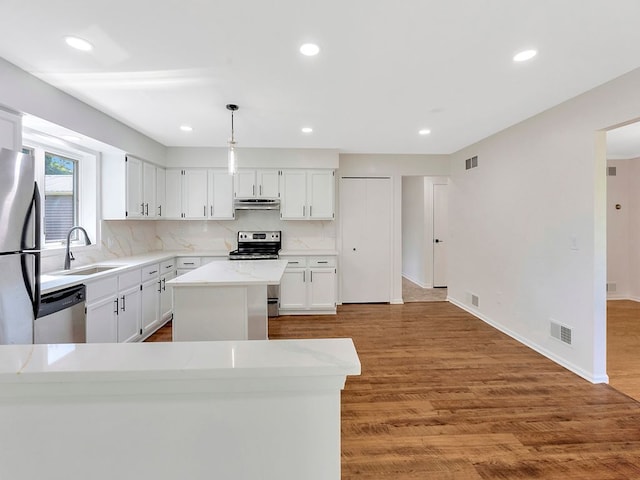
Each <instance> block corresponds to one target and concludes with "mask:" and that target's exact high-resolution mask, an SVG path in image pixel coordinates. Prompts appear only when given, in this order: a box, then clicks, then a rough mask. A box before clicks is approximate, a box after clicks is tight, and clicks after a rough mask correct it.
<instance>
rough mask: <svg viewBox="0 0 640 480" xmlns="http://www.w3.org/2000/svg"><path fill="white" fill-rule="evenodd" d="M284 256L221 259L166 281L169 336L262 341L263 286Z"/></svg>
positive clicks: (275, 279) (280, 270) (273, 280)
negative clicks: (170, 301)
mask: <svg viewBox="0 0 640 480" xmlns="http://www.w3.org/2000/svg"><path fill="white" fill-rule="evenodd" d="M286 267H287V261H286V260H235V261H229V260H221V261H215V262H211V263H209V264H207V265H204V266H202V267H200V268H198V269H196V270H193V271H192V272H189V273H186V274H184V275H181V276H179V277H178V278H176V279H174V280H171V281H169V282H167V286H169V287H172V289H173V341H202V340H205V341H210V340H266V339H267V286H268V285H278V284H279V283H280V280H281V279H282V275H283V274H284V270H285V268H286Z"/></svg>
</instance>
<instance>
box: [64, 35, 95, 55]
mask: <svg viewBox="0 0 640 480" xmlns="http://www.w3.org/2000/svg"><path fill="white" fill-rule="evenodd" d="M64 41H65V42H67V45H69V46H70V47H73V48H75V49H76V50H82V51H83V52H88V51H90V50H91V49H93V45H91V44H90V43H89V42H87V41H86V40H85V39H83V38H80V37H65V38H64Z"/></svg>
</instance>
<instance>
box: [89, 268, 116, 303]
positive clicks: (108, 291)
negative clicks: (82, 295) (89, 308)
mask: <svg viewBox="0 0 640 480" xmlns="http://www.w3.org/2000/svg"><path fill="white" fill-rule="evenodd" d="M85 285H86V287H87V304H91V303H94V302H96V301H98V300H101V299H103V298H106V297H115V296H116V295H117V294H118V277H117V276H116V275H112V276H109V277H104V278H101V279H99V280H92V281H90V282H86V283H85Z"/></svg>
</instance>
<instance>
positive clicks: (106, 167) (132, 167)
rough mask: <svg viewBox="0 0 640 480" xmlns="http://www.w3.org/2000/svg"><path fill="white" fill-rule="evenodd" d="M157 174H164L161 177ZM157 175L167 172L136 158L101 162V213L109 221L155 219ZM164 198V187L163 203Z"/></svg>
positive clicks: (156, 215)
mask: <svg viewBox="0 0 640 480" xmlns="http://www.w3.org/2000/svg"><path fill="white" fill-rule="evenodd" d="M158 172H161V173H160V174H158ZM158 175H160V179H161V180H162V183H163V184H164V169H163V168H162V167H158V166H156V165H154V164H152V163H149V162H145V161H144V160H141V159H139V158H136V157H132V156H126V157H117V158H114V157H109V158H104V159H103V161H102V213H103V218H104V219H107V220H120V219H125V218H126V219H129V218H156V217H158V216H160V212H159V210H158V199H157V196H158ZM163 196H164V186H163V187H162V195H161V199H162V201H164V199H163V198H162V197H163Z"/></svg>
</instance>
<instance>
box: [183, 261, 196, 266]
mask: <svg viewBox="0 0 640 480" xmlns="http://www.w3.org/2000/svg"><path fill="white" fill-rule="evenodd" d="M184 265H195V263H194V262H184Z"/></svg>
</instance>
